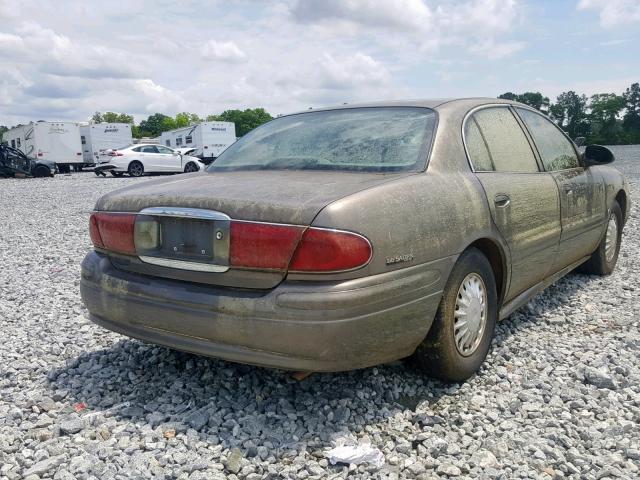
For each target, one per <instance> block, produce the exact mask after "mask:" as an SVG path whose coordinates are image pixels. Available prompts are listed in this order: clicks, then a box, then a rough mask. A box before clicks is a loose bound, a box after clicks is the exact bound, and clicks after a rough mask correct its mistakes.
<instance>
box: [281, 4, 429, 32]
mask: <svg viewBox="0 0 640 480" xmlns="http://www.w3.org/2000/svg"><path fill="white" fill-rule="evenodd" d="M291 13H292V14H293V16H294V17H295V18H296V19H298V20H300V21H302V22H309V23H313V22H325V21H327V22H329V21H333V22H334V21H336V20H338V21H346V22H352V23H354V24H358V25H363V26H374V27H382V28H390V27H391V28H400V29H404V28H409V29H424V28H427V27H429V25H430V23H431V16H432V13H431V9H430V8H429V7H428V6H427V5H426V4H425V3H424V2H423V1H422V0H387V1H380V0H299V1H297V2H296V3H295V5H294V6H293V8H292V9H291Z"/></svg>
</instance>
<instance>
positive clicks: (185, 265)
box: [138, 255, 229, 273]
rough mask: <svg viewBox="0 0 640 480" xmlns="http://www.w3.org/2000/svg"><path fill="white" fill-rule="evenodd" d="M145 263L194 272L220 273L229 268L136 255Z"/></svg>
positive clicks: (226, 266)
mask: <svg viewBox="0 0 640 480" xmlns="http://www.w3.org/2000/svg"><path fill="white" fill-rule="evenodd" d="M138 258H140V260H142V261H143V262H145V263H151V264H153V265H159V266H161V267H170V268H178V269H180V270H191V271H195V272H215V273H222V272H226V271H227V270H229V266H228V265H213V264H211V263H199V262H186V261H184V260H170V259H168V258H159V257H147V256H144V255H142V256H140V257H138Z"/></svg>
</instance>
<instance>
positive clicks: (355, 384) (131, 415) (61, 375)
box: [48, 274, 599, 456]
mask: <svg viewBox="0 0 640 480" xmlns="http://www.w3.org/2000/svg"><path fill="white" fill-rule="evenodd" d="M598 280H599V278H598V277H589V276H586V275H580V274H571V275H569V276H568V277H565V278H564V279H562V280H560V281H559V282H557V283H556V284H554V285H552V286H550V287H549V288H548V289H547V290H546V291H545V292H543V293H542V294H541V295H539V296H538V297H536V299H538V300H534V301H532V302H529V303H528V304H527V305H525V306H524V307H522V308H520V309H519V310H517V311H516V312H514V314H512V315H511V316H510V317H509V318H508V319H507V320H506V321H504V322H501V323H500V324H499V325H498V327H497V332H496V338H495V340H494V346H493V350H496V344H498V345H499V344H500V343H501V342H504V341H505V340H506V339H507V338H508V337H509V336H510V335H513V334H517V333H518V332H521V331H522V330H524V329H527V328H531V327H533V326H534V325H535V323H536V322H539V321H544V318H543V317H549V316H552V315H553V312H554V310H556V309H559V308H560V307H562V306H563V305H566V304H567V303H571V302H574V301H576V299H577V297H576V293H577V292H578V291H579V290H580V289H581V288H584V287H585V286H586V285H588V284H590V283H593V282H596V281H598ZM488 362H489V365H488V366H486V367H483V368H482V369H481V372H480V375H482V371H483V370H484V369H485V368H491V366H490V365H491V364H490V362H491V355H490V357H489V360H488ZM48 379H49V387H50V389H51V390H52V391H53V392H56V391H57V392H60V391H63V392H65V395H66V400H65V401H67V402H71V403H82V404H83V405H84V406H86V410H84V411H83V413H82V414H83V415H86V414H87V413H88V414H91V413H92V412H93V413H100V414H102V415H103V416H104V417H114V418H116V419H118V420H120V421H126V422H131V423H134V424H136V425H138V426H139V427H145V428H147V427H151V428H152V429H159V430H160V431H162V432H164V431H167V430H175V431H176V432H185V431H187V430H188V429H193V430H195V431H197V434H198V435H199V436H200V437H201V439H203V440H205V441H207V442H210V443H213V444H218V443H219V444H222V445H223V446H225V447H228V448H232V447H240V448H241V449H243V448H246V446H247V440H252V441H254V442H255V443H256V444H257V445H260V444H264V443H265V442H268V444H269V446H270V452H271V453H272V454H274V455H276V456H281V455H285V454H286V451H287V450H291V449H296V450H298V449H314V448H323V447H326V446H327V445H329V444H330V442H331V440H332V439H333V438H334V437H335V435H336V434H338V435H339V434H344V433H352V434H361V433H364V432H365V431H366V427H367V425H371V424H380V423H383V422H387V421H393V417H394V416H396V415H397V414H401V416H402V417H403V418H404V420H406V419H409V420H410V421H413V422H414V423H418V424H419V425H421V426H423V424H424V425H429V424H435V423H445V422H446V423H449V422H455V421H456V419H455V418H449V416H448V415H447V416H446V417H447V418H446V420H445V419H443V418H440V417H439V416H438V411H439V405H438V402H439V401H440V400H441V399H442V398H445V397H449V396H451V395H454V394H456V393H457V392H458V390H459V389H460V388H461V387H462V385H458V384H447V383H443V382H440V381H438V380H434V379H430V378H427V377H425V376H424V375H423V374H421V373H419V372H417V371H415V370H413V369H412V368H411V367H410V366H407V365H406V363H405V362H402V361H400V362H393V363H390V364H387V365H381V366H378V367H372V368H366V369H362V370H355V371H351V372H342V373H314V374H312V375H310V376H308V377H307V378H305V379H304V380H301V381H297V380H295V379H293V378H292V376H291V374H290V372H284V371H279V370H274V369H268V368H261V367H254V366H247V365H241V364H235V363H230V362H226V361H223V360H219V359H212V358H207V357H203V356H198V355H192V354H189V353H184V352H179V351H176V350H172V349H169V348H165V347H161V346H157V345H152V344H147V343H143V342H140V341H137V340H130V339H126V340H121V341H119V342H117V343H115V344H113V345H111V346H109V347H107V348H104V349H102V350H94V351H91V352H87V353H83V354H81V355H80V356H78V357H76V358H74V359H72V360H71V361H70V362H69V363H68V364H67V365H65V366H63V367H61V368H57V369H54V370H52V371H51V372H50V373H49V375H48ZM471 381H473V380H471ZM407 385H409V386H411V391H410V392H406V388H404V387H406V386H407ZM443 416H445V415H444V414H443ZM239 429H240V431H241V434H240V435H239V434H238V433H239ZM243 434H244V435H245V436H243ZM247 435H248V436H247ZM258 439H259V440H258Z"/></svg>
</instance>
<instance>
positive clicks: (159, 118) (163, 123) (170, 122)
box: [139, 113, 175, 137]
mask: <svg viewBox="0 0 640 480" xmlns="http://www.w3.org/2000/svg"><path fill="white" fill-rule="evenodd" d="M174 128H175V120H174V119H173V118H171V117H169V116H167V115H164V114H163V113H154V114H153V115H150V116H149V118H147V119H146V120H142V121H141V122H140V131H139V134H140V137H146V136H149V137H157V136H158V135H160V134H161V133H162V132H166V131H167V130H172V129H174Z"/></svg>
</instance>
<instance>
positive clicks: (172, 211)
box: [81, 99, 630, 381]
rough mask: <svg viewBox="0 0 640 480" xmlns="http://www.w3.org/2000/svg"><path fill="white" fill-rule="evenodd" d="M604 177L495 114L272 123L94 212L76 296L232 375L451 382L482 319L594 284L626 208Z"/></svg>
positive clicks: (561, 141) (101, 313) (103, 317)
mask: <svg viewBox="0 0 640 480" xmlns="http://www.w3.org/2000/svg"><path fill="white" fill-rule="evenodd" d="M612 161H613V155H612V153H611V152H610V151H609V150H608V149H606V148H604V147H600V146H597V145H590V146H587V147H586V149H585V152H584V154H580V153H579V152H578V151H577V149H576V147H575V145H574V144H573V142H572V141H571V140H570V139H569V138H567V137H566V136H565V135H564V133H563V132H562V131H561V130H560V129H559V128H558V127H557V126H556V125H555V124H553V123H552V122H551V121H550V120H549V119H548V117H546V116H545V115H542V114H540V113H539V112H538V111H536V110H533V109H531V108H529V107H527V106H525V105H522V104H519V103H515V102H509V101H501V100H495V99H460V100H450V101H442V100H433V101H416V102H393V103H379V104H369V105H362V106H347V107H339V108H334V109H326V110H313V111H310V112H303V113H299V114H294V115H288V116H284V117H279V118H277V119H274V120H272V121H271V122H269V123H266V124H264V125H262V126H260V127H258V128H256V129H255V130H253V131H252V132H250V133H249V134H247V135H245V136H244V137H243V138H241V139H240V140H239V141H238V142H237V143H235V144H234V145H233V146H231V147H230V148H229V149H227V150H226V151H225V152H224V153H223V154H222V155H221V156H220V157H219V158H218V159H217V160H216V162H215V163H213V164H212V165H210V166H209V168H208V169H207V172H206V174H203V175H197V176H191V177H185V178H181V179H179V180H178V179H170V180H165V181H158V182H147V183H144V184H142V185H137V186H131V187H127V188H124V189H120V190H117V191H114V192H111V193H108V194H107V195H105V196H103V197H102V198H101V199H100V200H98V202H97V204H96V206H95V211H94V213H93V214H92V215H91V220H90V233H91V238H92V241H93V244H94V246H95V249H94V251H92V252H91V253H89V254H88V255H87V256H86V258H85V259H84V262H83V264H82V277H81V292H82V298H83V301H84V303H85V305H86V306H87V308H88V310H89V312H90V314H91V319H92V320H93V321H94V322H96V323H98V324H100V325H102V326H104V327H106V328H108V329H110V330H114V331H116V332H121V333H124V334H125V335H129V336H132V337H137V338H141V339H144V340H147V341H150V342H155V343H158V344H163V345H168V346H171V347H174V348H177V349H181V350H186V351H190V352H195V353H200V354H204V355H210V356H215V357H221V358H224V359H227V360H231V361H237V362H244V363H250V364H258V365H265V366H270V367H277V368H284V369H290V370H301V371H337V370H347V369H353V368H360V367H367V366H370V365H375V364H378V363H383V362H387V361H391V360H395V359H399V358H403V357H408V356H411V359H412V361H413V362H414V364H415V365H417V366H418V367H419V368H421V369H423V370H424V371H426V372H428V373H429V374H431V375H434V376H437V377H440V378H443V379H446V380H451V381H461V380H464V379H466V378H468V377H469V376H470V375H472V374H473V373H474V372H476V371H477V370H478V369H479V367H480V365H481V363H482V362H483V361H484V359H485V357H486V355H487V352H488V350H489V346H490V344H491V339H492V337H493V334H494V328H495V324H496V322H497V321H498V320H499V319H504V318H506V317H508V316H509V315H510V314H511V313H512V312H513V311H514V310H515V309H517V308H518V307H520V306H522V305H524V304H525V303H526V302H527V301H528V300H529V299H530V298H531V297H532V296H534V295H535V294H537V293H538V292H540V291H541V290H542V289H543V288H545V287H546V286H548V285H549V284H551V283H552V282H554V281H556V280H557V279H559V278H560V277H562V276H563V275H565V274H566V273H568V272H570V271H572V270H573V269H575V268H576V267H581V268H582V270H583V271H584V272H588V273H592V274H597V275H607V274H610V273H611V272H612V271H613V269H614V267H615V265H616V261H617V258H618V251H619V248H620V241H621V233H622V228H623V226H624V224H625V221H626V220H627V217H628V215H629V205H630V200H629V193H628V186H627V183H626V181H625V179H624V178H623V176H622V175H621V174H620V173H619V172H618V171H617V170H616V169H614V168H611V167H610V166H608V165H607V164H609V163H611V162H612Z"/></svg>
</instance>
